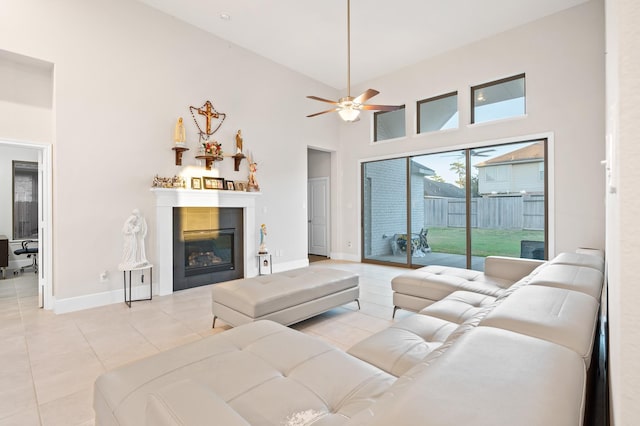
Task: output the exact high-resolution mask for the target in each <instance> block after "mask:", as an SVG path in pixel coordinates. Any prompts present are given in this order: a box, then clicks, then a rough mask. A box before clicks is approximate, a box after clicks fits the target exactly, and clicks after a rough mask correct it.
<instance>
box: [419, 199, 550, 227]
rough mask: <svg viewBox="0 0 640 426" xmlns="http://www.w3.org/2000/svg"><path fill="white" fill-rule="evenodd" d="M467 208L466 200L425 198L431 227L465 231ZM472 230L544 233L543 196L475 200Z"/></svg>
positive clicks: (472, 211) (426, 221)
mask: <svg viewBox="0 0 640 426" xmlns="http://www.w3.org/2000/svg"><path fill="white" fill-rule="evenodd" d="M466 208H467V207H466V200H465V199H464V198H426V199H425V200H424V223H425V225H426V226H427V227H432V228H448V227H451V228H464V227H465V226H466ZM471 227H472V228H485V229H529V230H543V229H544V196H542V195H529V196H505V197H480V198H473V199H472V200H471Z"/></svg>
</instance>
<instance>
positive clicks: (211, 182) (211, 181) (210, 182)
mask: <svg viewBox="0 0 640 426" xmlns="http://www.w3.org/2000/svg"><path fill="white" fill-rule="evenodd" d="M202 183H203V186H204V189H224V179H223V178H217V177H210V176H203V177H202Z"/></svg>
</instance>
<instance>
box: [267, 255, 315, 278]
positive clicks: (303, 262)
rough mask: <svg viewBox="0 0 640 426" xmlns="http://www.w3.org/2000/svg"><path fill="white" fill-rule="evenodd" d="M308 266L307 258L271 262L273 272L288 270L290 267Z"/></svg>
mask: <svg viewBox="0 0 640 426" xmlns="http://www.w3.org/2000/svg"><path fill="white" fill-rule="evenodd" d="M307 266H309V259H308V258H305V259H300V260H292V261H291V262H284V263H275V262H274V263H273V273H274V274H275V273H276V272H284V271H289V270H291V269H299V268H306V267H307Z"/></svg>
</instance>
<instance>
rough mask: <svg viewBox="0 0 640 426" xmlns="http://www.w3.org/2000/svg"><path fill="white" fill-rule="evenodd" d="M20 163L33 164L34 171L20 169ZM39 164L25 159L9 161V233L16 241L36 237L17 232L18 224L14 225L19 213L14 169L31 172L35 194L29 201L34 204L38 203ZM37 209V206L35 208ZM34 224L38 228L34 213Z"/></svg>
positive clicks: (19, 172) (24, 172)
mask: <svg viewBox="0 0 640 426" xmlns="http://www.w3.org/2000/svg"><path fill="white" fill-rule="evenodd" d="M21 164H25V165H26V164H28V165H30V166H34V165H35V171H34V172H26V171H24V170H20V165H21ZM39 167H40V166H39V164H38V162H37V161H27V160H13V161H12V162H11V216H12V217H11V231H12V232H11V234H12V236H13V239H14V240H16V241H20V240H29V239H36V238H37V236H36V237H34V236H33V234H31V235H26V236H25V235H22V234H19V233H18V230H19V226H18V225H16V221H18V219H19V214H18V211H17V210H18V209H17V208H16V171H18V174H33V175H34V176H32V183H31V184H32V191H33V193H34V196H35V200H32V201H31V202H35V203H36V206H37V205H38V202H39V198H38V197H39V194H38V173H39ZM36 210H37V208H36ZM35 221H36V223H35V225H36V229H38V216H37V213H36V218H35Z"/></svg>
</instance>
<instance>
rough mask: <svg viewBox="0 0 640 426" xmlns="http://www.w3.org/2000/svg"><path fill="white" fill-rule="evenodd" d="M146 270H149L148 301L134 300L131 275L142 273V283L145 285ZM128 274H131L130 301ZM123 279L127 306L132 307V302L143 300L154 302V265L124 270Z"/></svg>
mask: <svg viewBox="0 0 640 426" xmlns="http://www.w3.org/2000/svg"><path fill="white" fill-rule="evenodd" d="M145 269H148V270H149V298H147V299H132V298H131V274H132V272H133V271H141V273H140V282H141V283H143V284H144V271H145ZM127 272H128V273H129V300H127ZM122 274H123V278H124V303H126V304H127V306H129V307H131V303H132V302H140V301H142V300H152V299H153V265H151V264H149V265H144V266H140V267H138V268H132V269H123V270H122Z"/></svg>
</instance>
